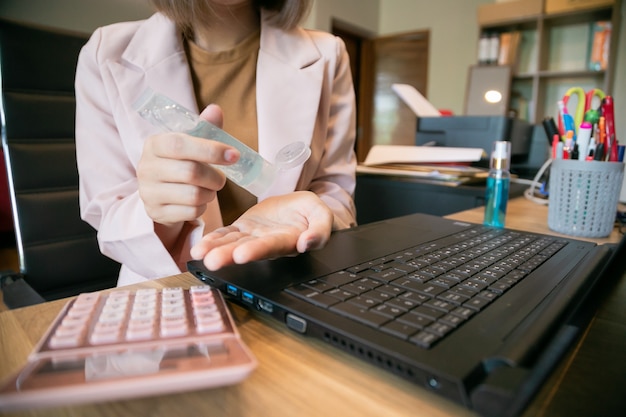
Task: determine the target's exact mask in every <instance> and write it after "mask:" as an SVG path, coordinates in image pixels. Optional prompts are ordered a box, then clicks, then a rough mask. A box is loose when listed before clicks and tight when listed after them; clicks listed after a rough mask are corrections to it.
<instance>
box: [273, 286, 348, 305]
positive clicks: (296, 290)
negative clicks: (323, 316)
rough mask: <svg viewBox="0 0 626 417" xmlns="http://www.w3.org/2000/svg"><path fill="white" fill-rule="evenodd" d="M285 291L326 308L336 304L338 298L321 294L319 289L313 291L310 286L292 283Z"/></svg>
mask: <svg viewBox="0 0 626 417" xmlns="http://www.w3.org/2000/svg"><path fill="white" fill-rule="evenodd" d="M285 291H286V292H287V293H289V294H291V295H294V296H296V297H298V298H301V299H303V300H306V301H309V302H311V303H313V304H317V305H319V306H322V307H325V308H328V307H330V306H331V305H333V304H337V303H338V302H340V301H339V299H338V298H335V297H331V296H330V295H326V294H322V293H320V292H319V291H315V290H314V289H312V288H308V287H306V286H304V285H294V286H292V287H289V288H287V289H286V290H285Z"/></svg>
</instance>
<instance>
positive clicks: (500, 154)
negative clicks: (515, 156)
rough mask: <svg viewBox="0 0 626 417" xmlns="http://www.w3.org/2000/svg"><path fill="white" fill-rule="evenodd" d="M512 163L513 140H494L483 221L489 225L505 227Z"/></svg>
mask: <svg viewBox="0 0 626 417" xmlns="http://www.w3.org/2000/svg"><path fill="white" fill-rule="evenodd" d="M510 163H511V142H506V141H497V142H494V144H493V151H492V152H491V161H490V163H489V176H488V177H487V189H486V193H485V219H484V221H483V223H484V224H485V225H487V226H495V227H504V218H505V216H506V203H507V201H508V199H509V183H510V181H511V174H510V173H509V166H510Z"/></svg>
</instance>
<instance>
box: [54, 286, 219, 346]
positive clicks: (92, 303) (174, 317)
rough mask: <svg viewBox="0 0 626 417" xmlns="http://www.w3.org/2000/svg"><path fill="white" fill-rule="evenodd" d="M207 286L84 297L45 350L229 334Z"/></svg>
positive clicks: (56, 331)
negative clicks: (226, 332)
mask: <svg viewBox="0 0 626 417" xmlns="http://www.w3.org/2000/svg"><path fill="white" fill-rule="evenodd" d="M213 291H214V290H212V289H211V288H210V287H208V286H194V287H191V288H190V289H188V290H184V289H182V288H164V289H161V290H157V289H140V290H136V291H128V290H117V291H113V292H110V293H105V292H102V293H83V294H80V295H79V296H78V297H77V298H76V299H75V300H74V301H73V303H72V304H71V305H70V307H69V308H68V309H67V311H66V312H65V314H64V316H63V317H62V319H61V320H60V322H59V324H58V326H57V327H56V328H55V329H54V331H53V332H52V333H51V335H50V338H49V341H48V344H47V348H49V349H67V348H76V347H81V346H89V345H91V346H101V345H110V344H119V343H129V342H141V341H149V340H154V339H174V338H181V337H187V336H198V335H208V334H212V333H219V332H223V331H225V330H228V329H227V328H226V326H225V320H224V316H223V312H222V311H221V310H220V308H219V307H218V303H216V300H215V294H214V292H213Z"/></svg>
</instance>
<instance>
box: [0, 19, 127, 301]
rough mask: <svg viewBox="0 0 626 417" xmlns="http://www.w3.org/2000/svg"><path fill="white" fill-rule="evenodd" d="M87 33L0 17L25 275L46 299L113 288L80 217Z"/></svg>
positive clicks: (1, 86)
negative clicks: (80, 85)
mask: <svg viewBox="0 0 626 417" xmlns="http://www.w3.org/2000/svg"><path fill="white" fill-rule="evenodd" d="M87 38H88V37H87V36H86V35H82V34H77V33H72V32H66V31H62V30H57V29H50V28H43V27H39V26H34V25H29V24H23V23H18V22H12V21H8V20H0V93H1V94H0V121H1V126H2V145H3V149H4V154H5V163H6V167H7V173H8V178H9V191H10V197H11V205H12V212H13V219H14V225H15V234H16V243H17V249H18V254H19V261H20V272H21V273H22V274H23V275H24V278H25V280H26V281H27V282H28V283H29V284H30V285H31V286H32V287H33V288H34V289H35V290H36V291H37V292H38V293H39V294H41V295H42V296H43V297H44V298H45V299H48V300H50V299H56V298H61V297H66V296H70V295H75V294H78V293H80V292H86V291H92V290H99V289H103V288H110V287H113V286H115V284H116V280H117V275H118V273H119V264H117V263H116V262H114V261H112V260H111V259H109V258H107V257H105V256H104V255H102V254H101V253H100V250H99V248H98V244H97V241H96V232H95V230H93V228H92V227H91V226H89V225H88V224H87V223H85V222H84V221H82V219H81V218H80V214H79V203H78V169H77V167H76V146H75V136H74V130H75V113H76V100H75V96H74V77H75V72H76V62H77V60H78V54H79V51H80V49H81V47H82V46H83V45H84V44H85V42H86V41H87Z"/></svg>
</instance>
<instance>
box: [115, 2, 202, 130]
mask: <svg viewBox="0 0 626 417" xmlns="http://www.w3.org/2000/svg"><path fill="white" fill-rule="evenodd" d="M107 65H108V67H109V71H110V73H111V76H112V77H113V79H114V80H115V81H114V83H115V85H116V86H117V88H118V91H117V93H118V94H119V98H120V100H119V103H121V105H122V106H124V107H125V108H124V109H120V110H122V111H123V112H125V113H126V114H127V115H128V116H127V117H128V121H129V124H130V126H129V127H130V128H131V129H133V130H134V132H135V134H134V135H133V136H135V137H138V138H144V137H146V136H147V135H150V134H155V133H157V132H159V129H158V128H156V127H154V126H152V125H150V124H149V123H148V122H147V121H145V120H143V119H142V118H141V117H140V116H139V115H138V114H136V111H135V109H133V108H132V105H133V103H134V102H135V101H136V100H137V99H138V98H139V97H140V96H141V94H142V93H143V92H144V91H145V90H146V88H148V87H150V88H152V89H153V90H155V91H157V92H160V93H162V94H164V95H166V96H168V97H170V98H172V99H173V100H174V101H176V102H178V103H180V104H181V105H182V106H184V107H186V108H188V109H189V110H192V111H195V112H197V111H198V105H197V103H196V99H195V94H194V91H193V83H192V80H191V73H190V71H189V67H188V64H187V57H186V54H185V50H184V47H183V43H182V40H181V35H180V33H179V32H178V30H177V29H176V26H175V25H174V24H173V23H172V22H171V21H170V20H168V19H166V18H165V17H164V16H162V15H160V14H158V13H157V14H155V15H153V16H152V17H150V18H149V19H148V20H147V21H146V22H144V23H143V24H142V25H141V27H140V28H139V29H138V30H137V32H136V33H135V35H134V36H133V39H132V40H131V41H130V43H129V44H128V46H127V48H126V50H125V51H124V53H123V54H122V59H121V60H120V61H119V62H109V63H108V64H107ZM137 133H139V134H137Z"/></svg>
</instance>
